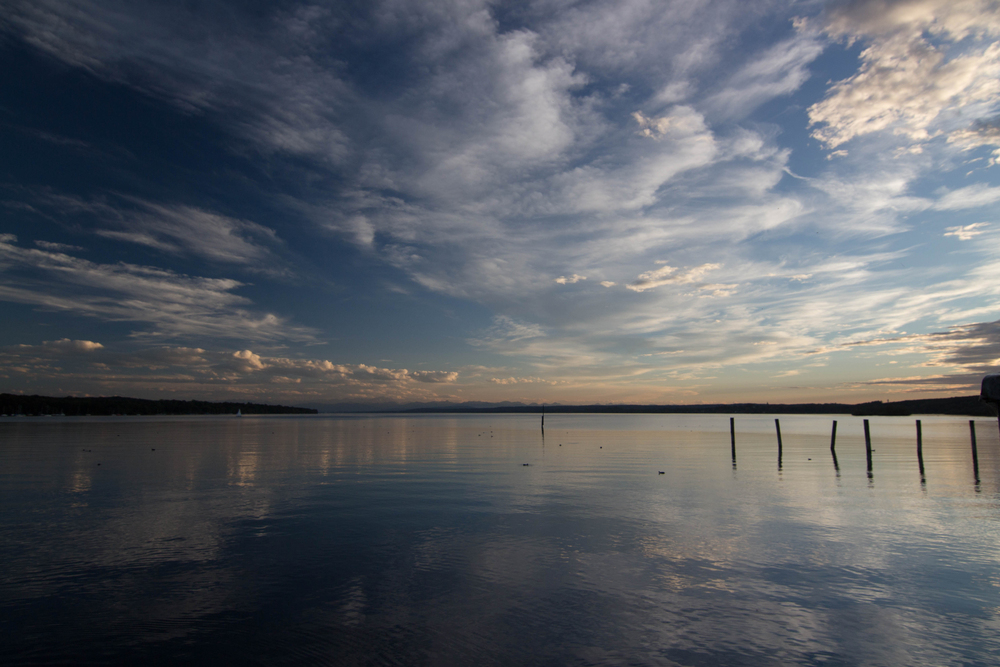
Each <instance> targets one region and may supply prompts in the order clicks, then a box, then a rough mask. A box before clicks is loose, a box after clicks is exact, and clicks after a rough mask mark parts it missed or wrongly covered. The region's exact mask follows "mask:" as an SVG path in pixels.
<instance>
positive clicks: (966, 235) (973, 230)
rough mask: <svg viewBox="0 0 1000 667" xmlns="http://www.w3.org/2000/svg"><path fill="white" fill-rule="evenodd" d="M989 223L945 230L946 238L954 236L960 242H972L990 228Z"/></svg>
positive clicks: (978, 223)
mask: <svg viewBox="0 0 1000 667" xmlns="http://www.w3.org/2000/svg"><path fill="white" fill-rule="evenodd" d="M989 226H990V224H989V223H988V222H974V223H972V224H971V225H960V226H958V227H948V228H946V229H945V234H944V235H945V236H954V237H956V238H957V239H958V240H959V241H971V240H972V239H973V237H976V236H979V235H980V234H982V233H984V232H985V231H986V230H985V229H984V227H989Z"/></svg>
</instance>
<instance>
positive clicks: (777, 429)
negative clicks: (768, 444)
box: [774, 419, 781, 468]
mask: <svg viewBox="0 0 1000 667" xmlns="http://www.w3.org/2000/svg"><path fill="white" fill-rule="evenodd" d="M774 430H775V431H776V432H777V433H778V467H779V468H780V467H781V424H780V423H779V422H778V420H777V419H775V420H774Z"/></svg>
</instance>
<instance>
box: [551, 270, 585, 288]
mask: <svg viewBox="0 0 1000 667" xmlns="http://www.w3.org/2000/svg"><path fill="white" fill-rule="evenodd" d="M586 279H587V276H581V275H579V274H576V273H574V274H573V275H571V276H570V277H568V278H567V277H566V276H559V277H558V278H556V280H555V281H556V282H557V283H559V284H560V285H572V284H574V283H578V282H580V281H581V280H586Z"/></svg>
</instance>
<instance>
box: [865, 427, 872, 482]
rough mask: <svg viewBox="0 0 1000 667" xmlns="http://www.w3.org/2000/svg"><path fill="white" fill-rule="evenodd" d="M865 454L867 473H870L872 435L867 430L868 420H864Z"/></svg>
mask: <svg viewBox="0 0 1000 667" xmlns="http://www.w3.org/2000/svg"><path fill="white" fill-rule="evenodd" d="M865 454H866V455H867V457H868V472H871V471H872V435H871V432H870V431H869V430H868V420H867V419H866V420H865Z"/></svg>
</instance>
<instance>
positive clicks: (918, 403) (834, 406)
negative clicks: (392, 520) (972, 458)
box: [367, 395, 997, 417]
mask: <svg viewBox="0 0 1000 667" xmlns="http://www.w3.org/2000/svg"><path fill="white" fill-rule="evenodd" d="M383 410H391V408H389V409H386V408H383ZM396 410H399V408H396ZM367 411H371V408H370V407H369V409H368V410H367ZM400 411H403V412H425V413H427V412H429V413H433V412H481V413H524V412H527V413H539V412H541V411H542V406H540V405H537V404H536V405H524V404H517V405H510V404H508V405H492V406H489V407H483V406H477V407H472V406H469V405H468V404H464V403H462V404H451V405H450V406H421V407H416V408H411V409H409V410H400ZM545 412H547V413H549V414H559V413H612V414H622V413H636V414H640V413H644V414H713V413H714V414H718V413H722V414H786V415H787V414H840V415H844V414H849V415H866V416H868V415H872V416H879V415H880V416H905V415H968V416H973V417H995V416H996V415H997V413H996V410H995V409H994V408H993V406H992V405H990V404H989V403H983V402H982V401H980V400H979V396H978V395H976V396H953V397H951V398H920V399H914V400H909V401H871V402H869V403H856V404H849V403H791V404H783V403H716V404H711V405H559V404H555V405H546V406H545Z"/></svg>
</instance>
